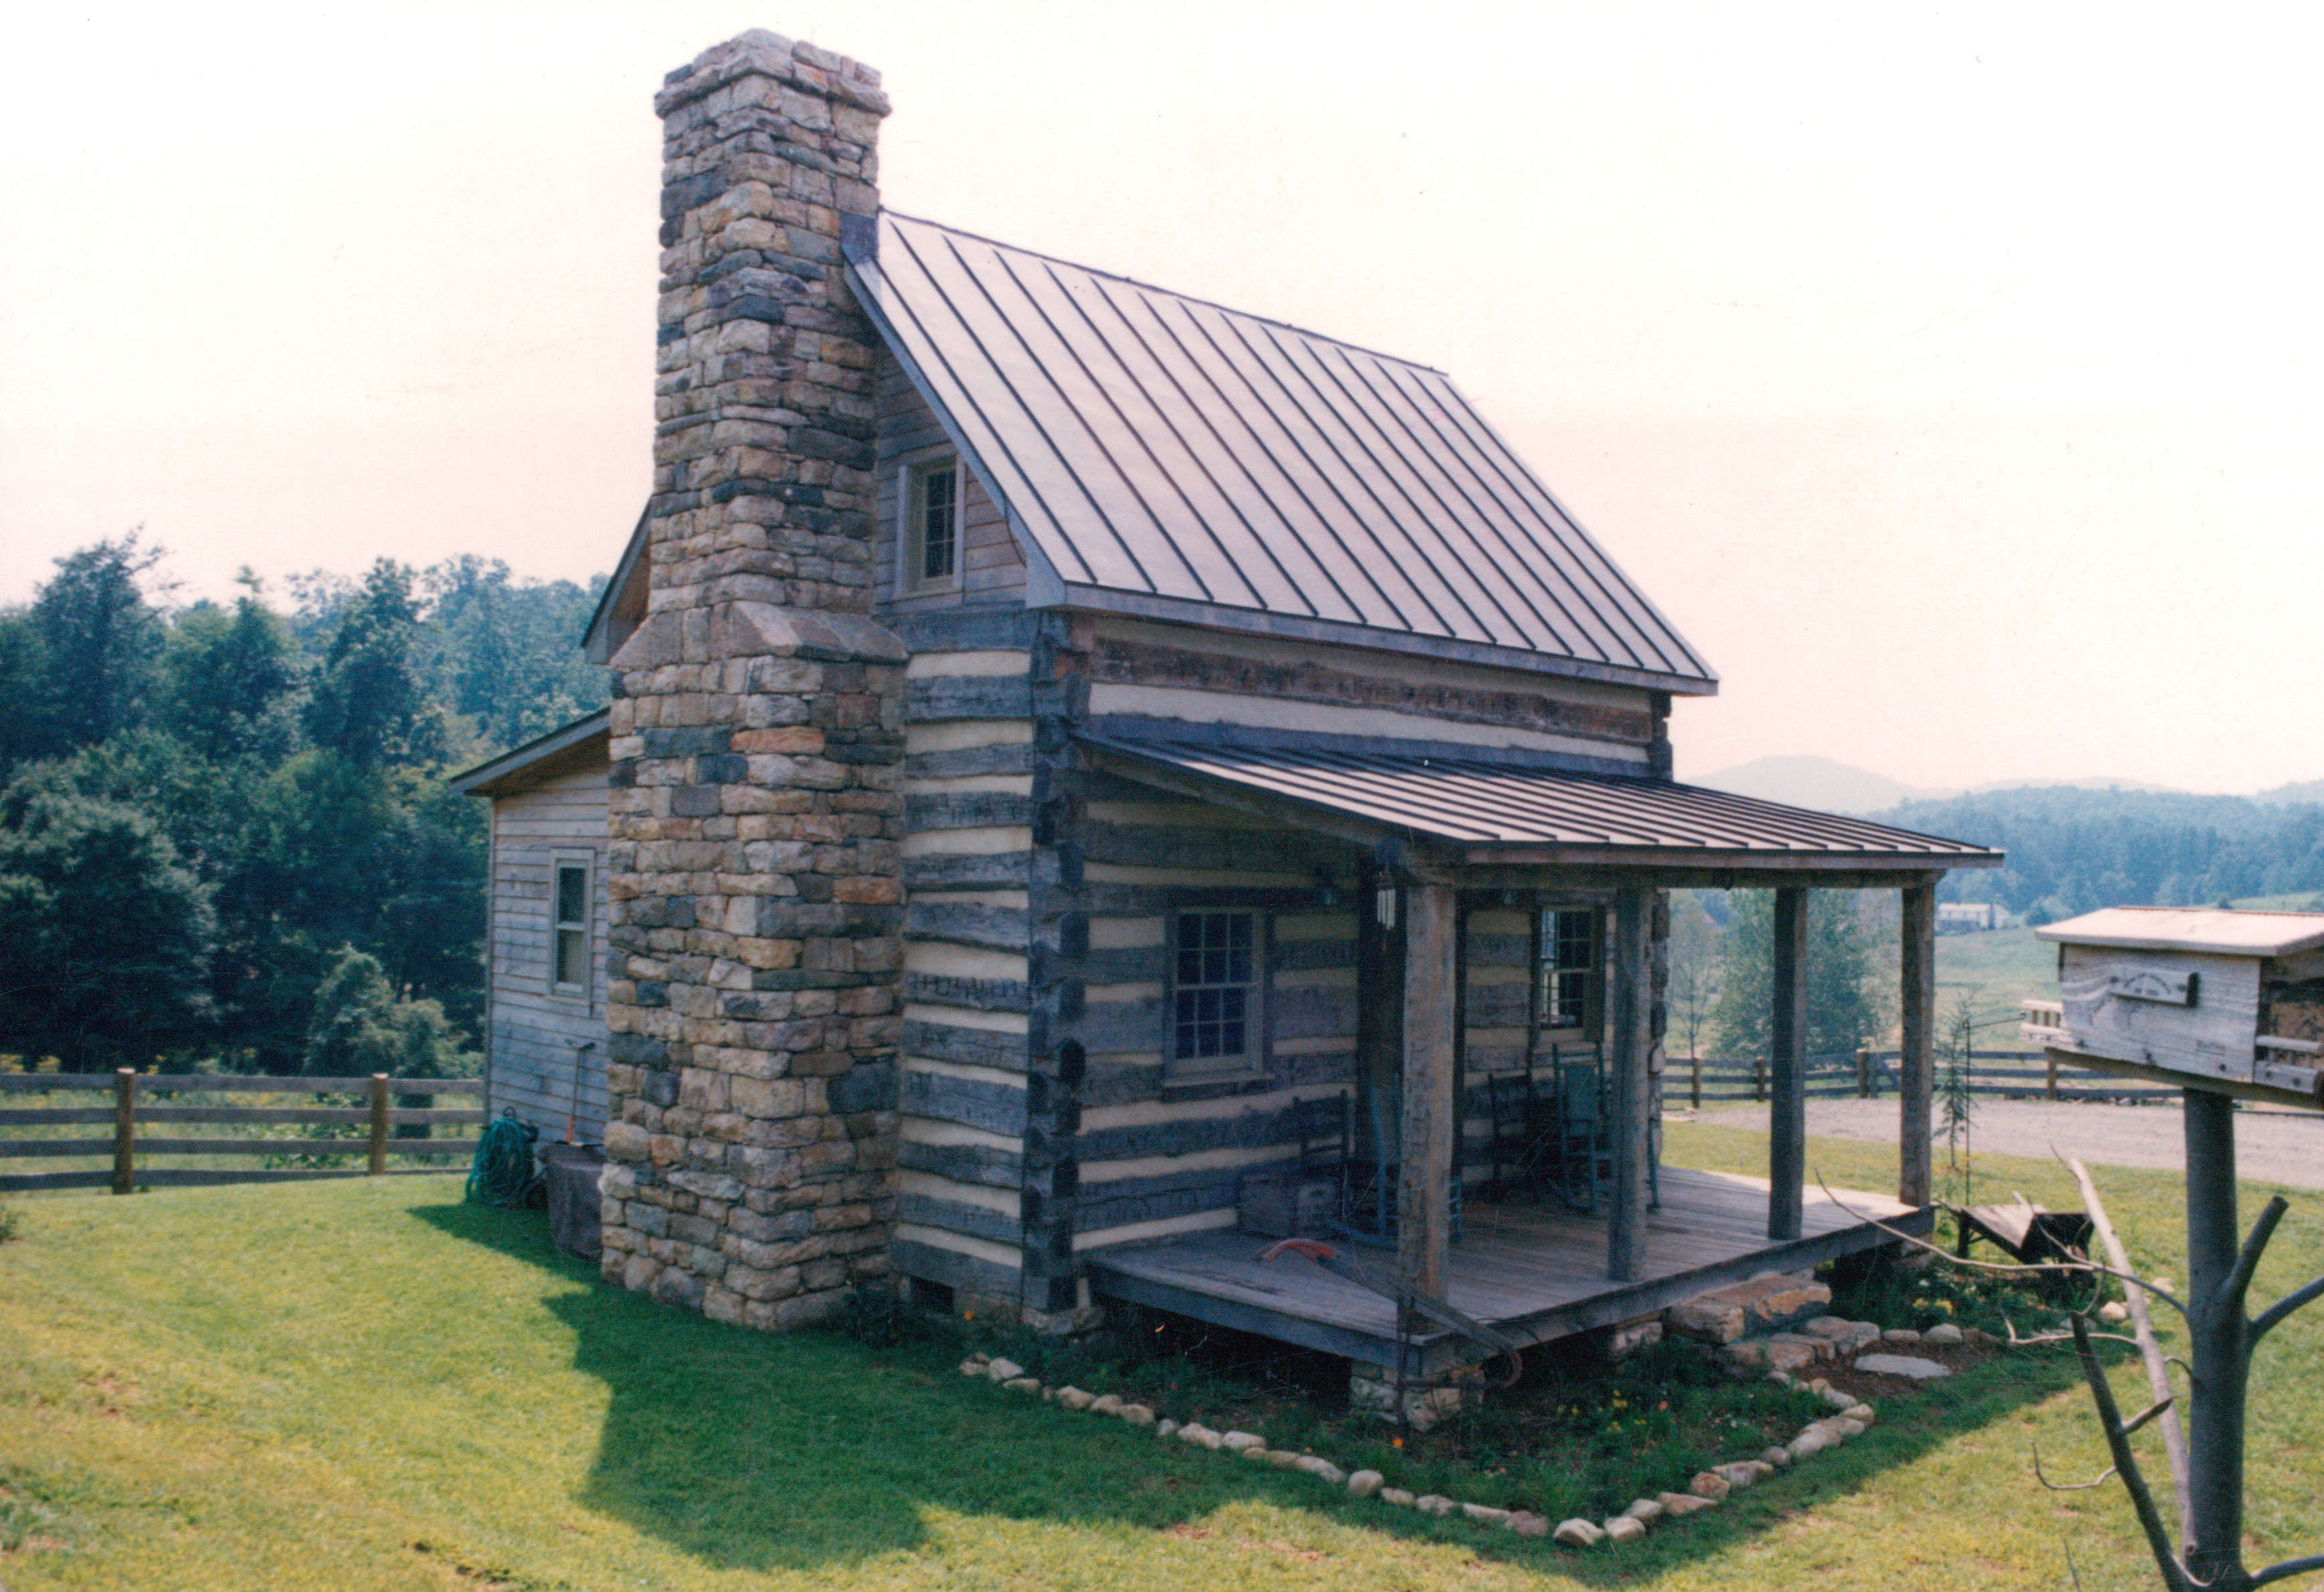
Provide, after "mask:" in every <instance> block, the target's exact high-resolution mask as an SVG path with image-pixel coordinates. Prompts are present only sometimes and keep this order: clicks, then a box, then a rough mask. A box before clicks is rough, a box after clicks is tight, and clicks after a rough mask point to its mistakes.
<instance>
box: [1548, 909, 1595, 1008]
mask: <svg viewBox="0 0 2324 1592" xmlns="http://www.w3.org/2000/svg"><path fill="white" fill-rule="evenodd" d="M1598 962H1599V955H1598V915H1597V913H1595V912H1593V911H1591V910H1590V909H1589V908H1588V907H1583V908H1581V909H1579V910H1557V911H1549V912H1544V913H1543V914H1542V915H1541V966H1540V968H1539V969H1538V976H1539V978H1540V980H1541V1017H1542V1026H1543V1027H1545V1028H1554V1029H1560V1028H1562V1029H1588V1028H1591V1027H1592V1026H1595V1024H1596V1023H1597V1020H1598V976H1599V975H1598Z"/></svg>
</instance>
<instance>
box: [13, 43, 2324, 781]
mask: <svg viewBox="0 0 2324 1592" xmlns="http://www.w3.org/2000/svg"><path fill="white" fill-rule="evenodd" d="M751 26H763V27H768V28H772V29H774V30H776V31H778V32H786V33H789V34H792V35H794V36H797V37H803V38H809V39H813V40H815V41H816V42H818V43H821V44H824V45H825V46H827V47H829V48H831V49H834V50H837V51H842V52H844V53H847V54H851V55H854V56H856V57H858V58H859V59H862V60H866V61H869V62H871V64H872V65H874V66H877V67H879V68H880V69H881V70H882V71H883V72H884V73H885V74H886V78H887V86H888V88H889V91H890V95H891V97H893V99H894V101H895V104H896V106H897V110H896V115H894V116H893V117H892V118H890V121H889V122H888V124H887V126H886V129H885V132H884V133H883V134H882V143H881V166H882V172H883V189H884V192H885V194H886V197H887V201H888V202H889V203H890V205H892V206H894V207H897V208H899V209H901V210H905V211H908V212H911V213H914V214H918V215H924V216H930V217H932V218H935V219H937V220H941V221H945V222H949V223H952V224H954V225H961V226H964V227H967V228H970V229H972V230H974V231H978V232H982V233H986V234H989V235H993V236H996V237H1000V238H1003V239H1006V240H1008V241H1010V242H1012V243H1016V244H1024V245H1027V246H1028V247H1032V248H1037V249H1040V250H1044V251H1047V252H1048V253H1055V254H1059V255H1062V256H1064V257H1065V258H1068V259H1072V260H1075V261H1080V262H1085V263H1088V264H1092V265H1097V266H1101V267H1104V268H1107V269H1110V270H1115V271H1122V272H1125V273H1127V274H1130V275H1132V276H1136V277H1139V278H1141V279H1144V280H1146V281H1155V282H1158V283H1161V284H1163V285H1165V286H1167V287H1174V288H1179V289H1183V290H1187V291H1190V292H1194V293H1198V294H1201V295H1203V296H1204V297H1207V298H1213V299H1221V300H1223V301H1225V302H1227V303H1231V304H1233V305H1235V306H1237V307H1239V308H1247V309H1250V310H1253V311H1257V312H1259V313H1263V314H1268V315H1272V316H1275V317H1280V318H1282V319H1286V320H1289V321H1293V322H1296V323H1297V324H1300V325H1303V326H1307V327H1314V328H1315V329H1317V330H1319V331H1323V332H1326V333H1330V334H1333V335H1334V336H1342V337H1346V338H1348V339H1350V340H1352V341H1355V342H1358V343H1362V344H1366V345H1371V346H1375V347H1379V348H1384V349H1387V350H1389V351H1391V352H1394V353H1397V354H1404V355H1406V356H1408V357H1411V358H1414V359H1417V360H1420V361H1423V362H1425V363H1429V364H1434V365H1437V366H1440V367H1442V368H1443V369H1445V370H1447V371H1449V372H1451V373H1452V375H1453V377H1454V379H1455V380H1456V381H1457V382H1459V383H1460V384H1461V385H1462V388H1463V389H1464V390H1465V391H1467V392H1468V393H1469V394H1470V395H1471V397H1472V398H1473V399H1474V400H1476V401H1477V402H1478V403H1479V405H1480V407H1481V408H1482V409H1483V410H1484V411H1485V413H1486V414H1487V415H1488V416H1489V418H1490V419H1493V420H1494V421H1495V423H1496V424H1498V425H1499V427H1500V428H1501V429H1502V430H1503V431H1504V432H1505V433H1506V434H1507V435H1508V437H1510V438H1511V440H1512V441H1513V442H1514V443H1515V444H1516V445H1517V447H1518V449H1519V451H1521V452H1522V453H1524V454H1525V455H1526V457H1527V458H1528V459H1529V460H1530V461H1531V462H1532V463H1533V465H1535V468H1536V469H1537V470H1538V471H1539V472H1540V473H1541V474H1543V475H1544V476H1545V478H1546V479H1547V480H1548V482H1549V483H1550V484H1551V485H1552V487H1553V488H1554V490H1556V491H1557V492H1559V494H1560V495H1561V496H1562V497H1563V500H1564V502H1566V504H1567V506H1568V507H1569V508H1570V509H1572V511H1573V512H1574V513H1575V514H1576V515H1577V516H1578V517H1579V518H1580V519H1581V520H1582V523H1583V524H1585V525H1586V526H1588V527H1589V528H1590V529H1591V531H1592V533H1593V534H1595V535H1596V536H1597V537H1598V538H1599V539H1600V541H1602V542H1603V543H1604V544H1605V545H1606V547H1607V548H1609V550H1610V551H1611V553H1612V554H1613V556H1614V557H1616V558H1617V559H1618V560H1619V561H1620V562H1621V563H1622V564H1623V565H1624V566H1626V567H1627V568H1628V570H1629V571H1630V573H1631V574H1632V575H1634V576H1635V577H1637V580H1638V581H1639V582H1640V583H1641V584H1643V585H1644V586H1645V587H1646V590H1647V591H1648V592H1649V593H1650V594H1652V595H1653V597H1654V599H1655V602H1656V603H1658V604H1659V605H1660V606H1661V607H1662V608H1663V609H1664V611H1665V612H1666V613H1667V614H1668V615H1670V617H1671V618H1672V619H1673V620H1674V621H1675V622H1676V624H1677V625H1678V626H1679V628H1680V629H1681V630H1682V631H1683V633H1685V634H1686V635H1687V636H1688V637H1689V638H1690V639H1691V640H1692V641H1693V642H1694V643H1695V644H1696V645H1697V646H1698V647H1699V648H1700V649H1701V650H1703V651H1704V652H1705V653H1706V654H1707V655H1708V656H1709V657H1710V658H1711V661H1712V663H1713V664H1714V665H1715V666H1716V667H1718V668H1719V670H1720V673H1721V675H1722V676H1723V677H1724V685H1723V687H1722V690H1721V693H1720V695H1719V696H1718V697H1716V698H1714V699H1711V701H1709V702H1703V703H1692V704H1685V705H1683V706H1682V708H1681V709H1680V712H1679V717H1678V720H1677V726H1676V732H1677V736H1678V746H1679V759H1680V772H1681V774H1682V776H1684V775H1686V774H1688V773H1690V772H1693V773H1701V772H1704V771H1707V770H1710V769H1713V768H1720V767H1722V766H1725V765H1728V764H1732V763H1736V762H1740V761H1743V760H1746V759H1751V758H1755V757H1759V756H1764V755H1768V754H1772V753H1785V752H1813V753H1821V754H1823V755H1826V756H1830V757H1835V758H1839V759H1843V760H1845V761H1849V762H1853V763H1858V764H1861V765H1864V766H1866V767H1868V768H1876V769H1878V770H1881V771H1883V772H1886V773H1888V774H1891V775H1894V776H1895V777H1897V778H1903V779H1905V780H1908V781H1912V782H1915V783H1921V784H1931V785H1935V784H1954V783H1974V782H1978V781H1983V780H1987V779H1996V778H2017V777H2042V776H2055V777H2072V776H2081V775H2093V774H2107V775H2116V776H2120V777H2123V778H2135V779H2143V780H2151V781H2156V782H2161V783H2166V784H2172V785H2178V786H2183V787H2190V788H2195V789H2208V790H2250V789H2255V788H2258V787H2264V786H2268V785H2273V784H2277V783H2281V782H2283V781H2287V780H2292V779H2306V778H2318V777H2324V633H2320V632H2324V623H2319V619H2324V536H2319V509H2324V458H2319V452H2318V448H2317V446H2316V439H2317V437H2318V436H2319V419H2324V397H2319V394H2318V392H2317V391H2315V381H2316V373H2317V372H2318V371H2319V368H2324V305H2319V289H2318V283H2319V263H2318V248H2317V241H2318V240H2317V233H2318V230H2319V227H2318V224H2317V222H2316V220H2315V214H2316V210H2317V204H2316V196H2317V189H2318V185H2317V181H2316V178H2315V175H2314V172H2315V166H2316V161H2317V157H2318V155H2319V152H2324V138H2319V131H2324V128H2319V123H2324V109H2319V98H2320V97H2319V96H2318V95H2317V94H2316V92H2315V91H2314V87H2313V84H2312V81H2311V78H2312V67H2313V61H2314V59H2315V53H2316V52H2315V39H2314V37H2313V34H2312V31H2311V24H2310V23H2308V22H2307V21H2305V20H2304V19H2301V18H2299V15H2298V14H2296V13H2295V12H2294V11H2293V10H2292V8H2290V7H2283V8H2281V9H2279V10H2276V11H2265V12H2249V13H2245V14H2243V16H2242V20H2240V21H2239V20H2236V16H2235V15H2234V14H2227V16H2226V17H2225V19H2224V20H2223V18H2222V16H2221V14H2218V13H2216V12H2214V11H2213V10H2211V9H2210V8H2205V9H2204V10H2203V11H2202V12H2201V14H2199V15H2198V14H2197V13H2196V12H2195V11H2193V10H2192V9H2190V8H2185V7H2174V8H2169V9H2165V8H2162V7H2144V8H2142V7H2136V6H2131V7H2125V6H2123V5H2107V6H2103V7H2101V6H2097V5H2091V6H2084V7H2067V6H2046V7H2038V8H2035V7H2025V6H2023V5H1997V6H1992V7H1986V8H1978V7H1956V6H1946V7H1943V8H1941V9H1923V8H1913V7H1903V6H1893V5H1886V6H1867V5H1861V4H1855V5H1843V6H1831V7H1801V6H1779V5H1732V6H1725V7H1683V6H1662V7H1657V6H1650V5H1572V6H1566V5H1537V4H1526V5H1517V4H1462V3H1460V0H1451V3H1443V0H1440V3H1439V4H1435V5H1427V6H1420V7H1405V6H1395V7H1390V6H1386V5H1377V6H1374V5H1360V4H1347V3H1345V0H1342V3H1340V4H1332V5H1276V4H1269V3H1268V0H1236V3H1233V4H1225V5H1178V4H1173V5H1095V4H1091V3H1090V0H1078V3H1074V4H1049V3H1046V0H982V3H980V4H977V5H956V4H955V5H930V4H892V3H887V0H861V3H844V0H759V3H755V4H751V5H740V4H727V3H724V0H716V3H713V0H652V3H642V0H641V3H612V4H601V5H588V4H558V5H519V4H502V3H497V0H466V3H464V4H458V5H422V4H374V5H311V6H309V7H307V8H304V9H293V8H291V7H287V6H281V5H267V6H264V7H244V6H237V5H232V4H226V5H218V4H211V5H202V6H198V7H196V6H187V5H170V6H167V7H162V6H153V7H141V6H132V5H108V4H103V3H99V4H95V5H75V6H65V5H42V6H41V7H38V8H31V7H17V8H14V9H13V10H12V12H11V14H10V20H9V21H7V22H5V23H0V203H5V216H6V225H5V228H0V602H21V601H23V600H24V599H25V598H27V597H28V596H29V595H30V594H31V593H32V587H33V586H34V584H36V583H37V582H39V581H40V580H42V579H43V578H45V577H46V575H48V573H49V571H50V568H51V565H50V560H51V558H53V557H56V556H57V555H59V554H60V553H62V552H65V551H67V550H68V549H69V548H74V547H77V546H79V545H82V544H85V543H87V542H89V541H92V540H95V539H97V538H101V537H106V536H111V535H116V534H118V533H120V532H121V531H123V530H125V529H128V528H129V527H130V526H132V525H135V524H139V523H143V525H144V526H145V527H146V529H147V532H148V534H149V535H150V536H151V537H152V538H154V539H156V540H158V541H160V542H161V543H162V544H164V545H166V546H167V547H168V548H170V549H171V552H172V554H173V556H174V557H173V560H172V563H173V567H174V568H175V569H176V571H177V572H178V573H179V574H180V575H181V576H182V577H183V578H184V579H185V581H186V589H187V591H188V592H189V593H190V594H200V593H216V592H220V591H223V590H225V589H226V588H227V583H228V582H229V580H230V578H231V576H232V575H233V573H234V571H235V569H236V567H237V566H242V565H245V564H247V565H249V566H253V567H254V568H255V569H256V570H257V571H258V572H259V573H261V574H262V575H267V576H269V577H276V578H279V577H280V576H281V575H284V574H286V573H288V572H291V571H293V570H298V569H303V568H308V567H311V566H318V565H319V566H326V567H329V568H334V569H338V570H343V571H354V570H357V569H360V568H361V567H363V566H364V565H366V564H368V563H369V561H370V560H371V559H373V558H374V557H378V556H381V555H386V556H390V557H397V558H401V559H405V560H409V561H414V562H420V563H425V562H429V561H433V560H435V559H438V558H440V557H445V556H446V555H447V554H451V553H455V552H463V551H471V552H478V553H484V554H488V555H493V556H496V557H503V558H505V559H506V560H507V561H508V562H509V563H510V564H511V565H512V566H514V567H515V568H516V569H517V570H518V571H519V572H521V573H522V574H526V575H543V576H549V575H565V576H573V577H576V578H577V577H582V576H586V575H588V574H590V573H592V572H594V571H599V570H603V569H605V568H607V567H609V566H611V564H612V562H613V558H614V557H615V555H616V554H617V552H618V551H619V548H620V545H621V542H622V538H623V537H624V535H625V534H626V533H627V531H628V529H629V527H630V525H631V523H632V521H633V520H634V519H635V517H636V514H637V511H638V506H639V504H640V503H641V501H642V500H643V497H644V493H645V492H646V489H647V484H648V455H649V447H650V424H651V413H650V403H651V379H652V378H651V371H652V350H653V315H654V277H655V254H656V246H655V240H654V233H655V225H656V188H657V184H658V181H659V170H658V168H659V129H658V125H657V124H656V122H655V120H654V117H653V115H652V111H651V104H650V101H651V96H652V91H653V89H654V87H656V85H657V84H658V83H659V79H660V77H661V74H662V73H663V72H665V71H667V70H668V69H670V68H672V67H675V66H678V65H679V64H681V63H683V62H684V61H686V60H689V59H691V58H692V57H693V56H694V55H695V54H696V52H698V51H700V50H701V49H702V48H704V47H705V46H706V45H709V44H711V43H713V42H715V41H718V40H721V39H724V38H726V37H728V36H730V35H732V34H733V33H735V32H739V31H741V30H742V29H743V28H745V27H751ZM278 589H279V588H278Z"/></svg>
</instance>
